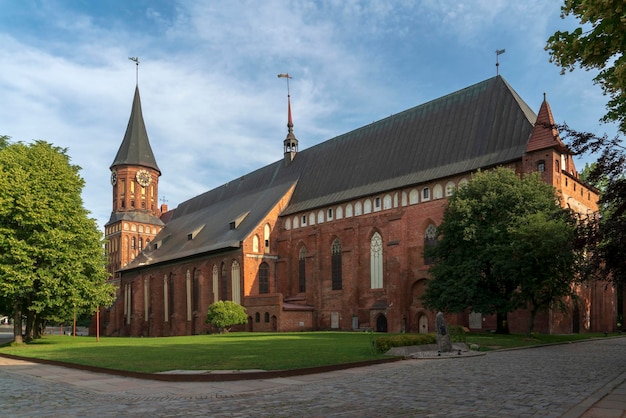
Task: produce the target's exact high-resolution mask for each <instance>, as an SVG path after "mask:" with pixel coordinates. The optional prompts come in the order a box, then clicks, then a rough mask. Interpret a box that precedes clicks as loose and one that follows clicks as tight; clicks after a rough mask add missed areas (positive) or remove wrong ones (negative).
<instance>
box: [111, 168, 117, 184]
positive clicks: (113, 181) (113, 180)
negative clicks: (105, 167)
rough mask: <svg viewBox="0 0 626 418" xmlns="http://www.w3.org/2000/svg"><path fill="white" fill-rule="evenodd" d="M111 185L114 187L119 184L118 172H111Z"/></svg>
mask: <svg viewBox="0 0 626 418" xmlns="http://www.w3.org/2000/svg"><path fill="white" fill-rule="evenodd" d="M111 184H112V185H113V186H115V185H116V184H117V171H111Z"/></svg>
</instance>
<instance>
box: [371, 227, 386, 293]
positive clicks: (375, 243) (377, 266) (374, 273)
mask: <svg viewBox="0 0 626 418" xmlns="http://www.w3.org/2000/svg"><path fill="white" fill-rule="evenodd" d="M370 282H371V286H372V289H382V287H383V239H382V237H381V236H380V234H379V233H378V232H375V233H374V235H372V239H371V241H370Z"/></svg>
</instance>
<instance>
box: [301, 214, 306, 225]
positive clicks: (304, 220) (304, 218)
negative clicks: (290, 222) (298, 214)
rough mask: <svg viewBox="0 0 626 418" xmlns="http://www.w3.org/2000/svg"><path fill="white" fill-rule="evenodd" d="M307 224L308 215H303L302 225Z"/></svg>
mask: <svg viewBox="0 0 626 418" xmlns="http://www.w3.org/2000/svg"><path fill="white" fill-rule="evenodd" d="M304 225H306V215H302V226H304Z"/></svg>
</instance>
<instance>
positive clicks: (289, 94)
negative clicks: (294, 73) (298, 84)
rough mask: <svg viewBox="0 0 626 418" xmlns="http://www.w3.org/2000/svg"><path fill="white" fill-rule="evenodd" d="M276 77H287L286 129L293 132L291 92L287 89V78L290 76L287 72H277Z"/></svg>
mask: <svg viewBox="0 0 626 418" xmlns="http://www.w3.org/2000/svg"><path fill="white" fill-rule="evenodd" d="M278 78H286V79H287V129H288V131H289V132H293V121H292V120H291V93H290V91H289V79H290V78H292V77H291V76H290V75H289V73H285V74H278Z"/></svg>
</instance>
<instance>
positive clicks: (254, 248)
mask: <svg viewBox="0 0 626 418" xmlns="http://www.w3.org/2000/svg"><path fill="white" fill-rule="evenodd" d="M252 252H253V253H258V252H259V236H258V235H255V236H253V237H252Z"/></svg>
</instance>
